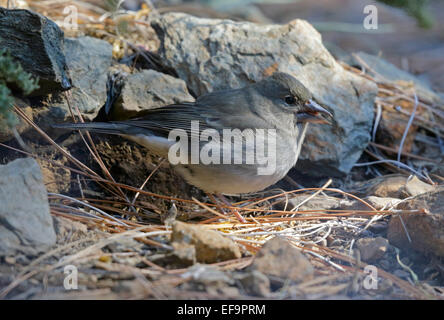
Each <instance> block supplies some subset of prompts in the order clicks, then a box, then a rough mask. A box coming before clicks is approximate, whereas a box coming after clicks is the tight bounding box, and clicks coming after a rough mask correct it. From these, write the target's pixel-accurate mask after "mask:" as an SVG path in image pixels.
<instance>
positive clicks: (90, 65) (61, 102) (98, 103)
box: [39, 37, 112, 128]
mask: <svg viewBox="0 0 444 320" xmlns="http://www.w3.org/2000/svg"><path fill="white" fill-rule="evenodd" d="M65 54H66V63H67V64H68V67H69V72H70V74H71V77H72V83H73V87H74V88H73V89H72V90H71V93H72V97H71V98H70V103H71V106H72V108H73V112H74V113H76V109H75V107H78V108H79V110H80V112H81V113H82V115H83V116H84V117H86V118H87V119H90V120H91V119H92V118H94V117H95V116H96V115H97V113H98V112H99V109H100V107H102V105H103V104H104V103H105V101H106V80H107V74H108V69H109V67H110V66H111V61H112V46H111V45H110V44H109V43H108V42H106V41H104V40H100V39H96V38H91V37H80V38H72V39H71V38H68V39H66V40H65ZM48 106H49V109H48V110H46V112H44V113H42V114H41V118H42V120H41V121H39V125H41V127H42V128H45V127H48V125H49V124H51V123H54V122H62V121H65V120H67V118H68V117H70V112H69V107H68V104H67V102H66V99H65V97H64V96H62V95H54V96H53V97H51V98H50V99H49V101H48Z"/></svg>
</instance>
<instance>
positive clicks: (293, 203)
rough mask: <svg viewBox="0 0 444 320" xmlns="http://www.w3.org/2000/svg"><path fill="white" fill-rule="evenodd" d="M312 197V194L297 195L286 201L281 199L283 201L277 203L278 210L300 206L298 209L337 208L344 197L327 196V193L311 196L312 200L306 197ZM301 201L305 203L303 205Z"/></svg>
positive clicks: (288, 209)
mask: <svg viewBox="0 0 444 320" xmlns="http://www.w3.org/2000/svg"><path fill="white" fill-rule="evenodd" d="M308 197H310V195H306V194H304V195H295V196H293V197H292V198H291V199H288V201H286V199H285V198H283V199H281V200H282V202H280V203H278V204H276V206H275V207H276V210H284V209H285V210H287V211H290V210H293V209H294V208H296V207H298V211H304V210H327V209H332V208H336V207H338V206H339V204H340V203H341V200H342V199H339V198H335V197H330V196H325V195H318V196H314V197H310V200H308V201H307V202H304V203H303V201H306V199H307V198H308ZM301 203H303V204H302V205H301Z"/></svg>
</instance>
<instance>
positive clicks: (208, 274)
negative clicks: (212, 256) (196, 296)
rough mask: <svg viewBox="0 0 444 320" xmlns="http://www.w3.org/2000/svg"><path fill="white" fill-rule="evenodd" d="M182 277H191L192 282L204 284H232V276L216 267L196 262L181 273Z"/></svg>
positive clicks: (223, 285)
mask: <svg viewBox="0 0 444 320" xmlns="http://www.w3.org/2000/svg"><path fill="white" fill-rule="evenodd" d="M181 277H182V278H191V279H192V280H193V281H194V282H197V283H200V284H203V285H204V286H206V287H207V286H217V287H225V286H226V285H228V284H233V283H234V280H233V279H232V277H231V276H230V275H229V274H228V273H225V272H223V271H221V270H218V269H217V268H216V267H213V266H207V265H201V264H196V265H194V266H192V267H190V268H188V270H187V271H186V272H184V273H183V274H182V275H181Z"/></svg>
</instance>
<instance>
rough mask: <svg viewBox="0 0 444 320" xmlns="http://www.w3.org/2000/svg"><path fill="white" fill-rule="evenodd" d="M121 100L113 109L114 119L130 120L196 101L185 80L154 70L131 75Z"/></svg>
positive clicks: (123, 89) (124, 86)
mask: <svg viewBox="0 0 444 320" xmlns="http://www.w3.org/2000/svg"><path fill="white" fill-rule="evenodd" d="M120 99H121V101H120V103H116V104H115V106H114V107H113V111H112V118H113V119H119V120H122V119H128V118H131V117H135V116H137V115H138V113H139V112H141V111H143V110H148V109H154V108H158V107H162V106H166V105H169V104H173V103H180V102H192V101H194V98H193V97H192V96H191V95H190V94H189V93H188V90H187V85H186V83H185V82H184V81H183V80H181V79H177V78H174V77H172V76H169V75H166V74H163V73H160V72H157V71H154V70H143V71H141V72H138V73H134V74H131V75H129V76H128V77H127V78H126V79H125V81H124V85H123V88H122V91H121V96H120Z"/></svg>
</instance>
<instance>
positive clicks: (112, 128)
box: [52, 122, 128, 135]
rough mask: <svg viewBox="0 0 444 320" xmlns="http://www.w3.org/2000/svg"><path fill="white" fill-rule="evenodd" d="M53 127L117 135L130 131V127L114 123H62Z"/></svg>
mask: <svg viewBox="0 0 444 320" xmlns="http://www.w3.org/2000/svg"><path fill="white" fill-rule="evenodd" d="M52 127H53V128H58V129H72V130H88V131H94V132H98V133H106V134H116V135H121V134H125V133H127V131H128V125H126V124H123V123H113V122H88V123H83V122H82V123H60V124H54V125H52Z"/></svg>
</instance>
